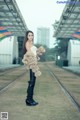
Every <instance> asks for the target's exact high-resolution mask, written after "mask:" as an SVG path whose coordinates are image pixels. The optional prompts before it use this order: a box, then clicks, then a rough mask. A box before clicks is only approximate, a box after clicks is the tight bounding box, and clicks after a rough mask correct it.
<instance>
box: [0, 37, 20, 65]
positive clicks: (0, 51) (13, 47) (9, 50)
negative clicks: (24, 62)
mask: <svg viewBox="0 0 80 120" xmlns="http://www.w3.org/2000/svg"><path fill="white" fill-rule="evenodd" d="M14 57H16V58H18V42H17V37H15V36H12V37H9V38H5V39H3V40H2V41H0V64H12V63H13V59H14Z"/></svg>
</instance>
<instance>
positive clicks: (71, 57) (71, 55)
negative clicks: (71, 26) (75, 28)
mask: <svg viewBox="0 0 80 120" xmlns="http://www.w3.org/2000/svg"><path fill="white" fill-rule="evenodd" d="M67 59H68V61H69V65H73V66H79V61H80V41H78V40H70V41H69V44H68V54H67Z"/></svg>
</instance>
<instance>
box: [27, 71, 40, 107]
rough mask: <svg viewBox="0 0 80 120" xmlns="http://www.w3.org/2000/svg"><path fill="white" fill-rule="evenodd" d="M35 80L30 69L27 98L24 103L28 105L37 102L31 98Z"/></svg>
mask: <svg viewBox="0 0 80 120" xmlns="http://www.w3.org/2000/svg"><path fill="white" fill-rule="evenodd" d="M35 81H36V77H35V75H34V73H33V72H32V70H31V69H30V81H28V89H27V98H26V104H27V105H30V106H34V105H37V104H38V103H37V102H35V101H34V100H33V94H34V86H35Z"/></svg>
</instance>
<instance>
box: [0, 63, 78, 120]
mask: <svg viewBox="0 0 80 120" xmlns="http://www.w3.org/2000/svg"><path fill="white" fill-rule="evenodd" d="M52 65H53V64H52ZM40 68H41V71H42V76H40V77H39V78H37V82H36V86H35V94H34V99H35V100H36V101H38V102H39V105H37V106H35V107H29V106H26V105H25V102H24V101H25V97H26V88H27V85H28V84H27V81H28V80H29V73H28V72H26V74H25V75H24V76H22V77H21V78H19V79H18V80H17V81H15V82H14V83H13V84H11V86H9V88H7V90H6V91H5V92H4V93H2V94H0V112H8V114H9V120H80V112H78V111H77V110H76V108H75V107H74V105H73V104H72V103H71V102H70V100H69V99H68V98H67V96H66V95H65V94H64V92H63V91H62V90H61V88H60V86H59V85H58V83H57V81H56V80H55V78H52V76H51V75H50V73H49V72H48V69H47V67H46V66H45V64H44V63H41V64H40ZM53 68H54V66H53ZM20 69H21V68H20Z"/></svg>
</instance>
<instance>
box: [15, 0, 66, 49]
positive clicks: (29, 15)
mask: <svg viewBox="0 0 80 120" xmlns="http://www.w3.org/2000/svg"><path fill="white" fill-rule="evenodd" d="M57 1H59V0H16V2H17V4H18V7H19V9H20V12H21V13H22V16H23V18H24V20H25V22H26V25H27V27H28V29H29V30H32V31H33V32H34V39H35V42H36V40H37V28H38V27H49V28H50V48H51V47H53V43H54V42H55V38H53V33H54V29H53V27H52V24H54V22H55V20H59V19H60V16H61V14H62V11H63V9H64V7H65V4H63V3H61V4H59V3H58V2H57ZM60 1H61V0H60Z"/></svg>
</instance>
